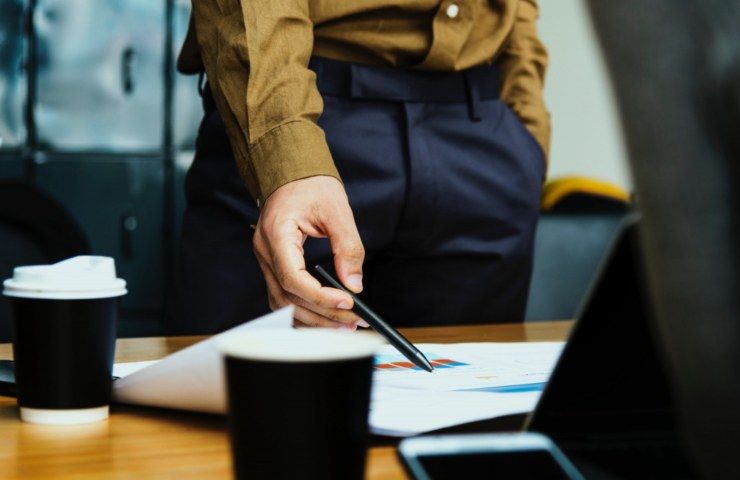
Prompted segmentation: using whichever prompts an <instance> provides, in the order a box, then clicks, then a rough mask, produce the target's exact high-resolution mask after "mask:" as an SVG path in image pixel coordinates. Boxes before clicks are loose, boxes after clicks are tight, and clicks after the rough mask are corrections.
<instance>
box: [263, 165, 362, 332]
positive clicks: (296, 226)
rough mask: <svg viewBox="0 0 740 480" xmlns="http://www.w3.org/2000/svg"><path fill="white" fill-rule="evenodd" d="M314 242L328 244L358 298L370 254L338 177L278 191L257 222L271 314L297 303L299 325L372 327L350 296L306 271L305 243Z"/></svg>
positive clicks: (300, 182)
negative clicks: (315, 239)
mask: <svg viewBox="0 0 740 480" xmlns="http://www.w3.org/2000/svg"><path fill="white" fill-rule="evenodd" d="M309 236H311V237H318V238H324V237H328V238H329V242H330V244H331V250H332V253H333V254H334V266H335V269H336V272H337V275H338V276H339V281H340V282H342V284H344V286H346V287H347V288H348V289H349V290H351V291H353V292H355V293H358V292H360V291H361V290H362V261H363V260H364V258H365V250H364V248H363V247H362V241H361V240H360V235H359V233H358V232H357V227H356V226H355V219H354V217H353V215H352V210H351V209H350V207H349V202H348V201H347V194H346V193H345V191H344V187H343V186H342V184H341V182H340V181H339V180H337V179H336V178H333V177H328V176H316V177H309V178H304V179H301V180H296V181H293V182H290V183H287V184H285V185H283V186H282V187H280V188H278V189H277V190H275V192H273V194H272V195H270V197H269V198H268V199H267V201H266V202H265V204H264V206H263V208H262V211H261V213H260V217H259V221H258V222H257V227H256V229H255V234H254V253H255V254H256V256H257V260H258V261H259V264H260V267H261V268H262V272H263V273H264V275H265V281H266V282H267V292H268V295H269V300H270V308H272V309H273V310H275V309H278V308H281V307H284V306H286V305H288V304H291V303H292V304H293V305H295V320H296V324H297V325H301V324H302V325H308V326H313V327H331V328H345V329H349V330H355V329H356V328H357V325H358V324H359V325H360V326H363V327H367V326H368V325H367V323H365V322H364V321H363V320H362V319H360V317H358V316H357V315H356V314H355V313H353V312H352V311H350V310H351V308H352V306H353V305H352V304H353V302H352V297H351V296H350V295H348V294H347V293H346V292H343V291H341V290H337V289H335V288H329V287H324V286H322V285H321V283H319V281H318V280H316V279H315V278H314V277H313V276H312V275H311V274H310V273H308V272H307V271H306V261H305V259H304V257H303V243H304V242H305V241H306V238H307V237H309Z"/></svg>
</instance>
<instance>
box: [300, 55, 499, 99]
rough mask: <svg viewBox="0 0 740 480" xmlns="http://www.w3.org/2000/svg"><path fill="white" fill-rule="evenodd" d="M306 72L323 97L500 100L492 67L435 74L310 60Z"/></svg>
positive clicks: (497, 84)
mask: <svg viewBox="0 0 740 480" xmlns="http://www.w3.org/2000/svg"><path fill="white" fill-rule="evenodd" d="M308 68H310V69H311V70H313V71H314V72H315V73H316V86H317V87H318V89H319V92H321V93H322V94H327V95H333V96H339V97H347V98H357V99H375V100H391V101H401V102H424V103H458V102H466V103H471V102H474V101H475V100H477V99H483V100H489V99H496V98H499V91H500V89H501V87H500V82H499V69H498V67H496V66H495V65H484V66H480V67H474V68H471V69H468V70H463V71H461V72H437V71H423V70H409V69H403V68H391V67H377V66H369V65H360V64H355V63H348V62H342V61H338V60H331V59H328V58H321V57H313V58H311V61H310V62H309V64H308Z"/></svg>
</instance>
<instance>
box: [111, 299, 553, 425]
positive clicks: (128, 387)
mask: <svg viewBox="0 0 740 480" xmlns="http://www.w3.org/2000/svg"><path fill="white" fill-rule="evenodd" d="M292 316H293V312H292V309H291V308H286V309H282V310H279V311H277V312H274V313H272V314H270V315H266V316H265V317H262V318H260V319H258V320H254V321H252V322H249V323H246V324H244V325H241V326H239V327H236V328H234V329H232V330H229V331H227V332H224V333H222V334H219V335H216V336H214V337H211V338H209V339H207V340H204V341H202V342H199V343H197V344H195V345H192V346H190V347H188V348H185V349H183V350H181V351H179V352H176V353H174V354H172V355H170V356H168V357H165V358H164V359H162V360H158V361H153V362H134V363H128V364H126V363H123V364H116V365H115V366H114V370H113V374H114V375H115V376H117V377H120V378H119V379H118V380H116V381H115V382H114V383H113V395H114V399H115V400H116V401H117V402H119V403H130V404H138V405H146V406H155V407H163V408H173V409H179V410H192V411H198V412H207V413H225V412H226V408H227V405H226V391H225V389H226V387H225V383H224V372H223V365H222V360H221V357H220V354H219V352H218V350H217V347H216V342H217V341H218V339H220V338H223V337H224V336H226V335H230V334H232V333H234V332H238V331H242V330H244V329H266V328H291V324H292ZM562 346H563V343H562V342H557V343H553V342H543V343H461V344H449V345H447V344H417V347H419V348H420V349H421V350H422V351H423V352H424V353H425V355H426V356H427V358H428V359H429V360H430V361H431V362H432V363H433V365H434V366H435V371H434V372H433V373H428V372H425V371H423V370H421V369H419V368H418V367H415V366H413V365H412V364H410V363H408V361H407V360H406V359H405V358H404V357H403V356H402V355H401V354H400V353H398V352H397V351H396V350H395V349H394V348H393V347H391V346H390V345H385V346H383V347H382V348H381V349H380V350H379V352H378V354H377V355H376V358H375V367H374V374H373V391H372V400H371V406H370V429H371V431H373V432H374V433H377V434H382V435H391V436H408V435H414V434H418V433H422V432H427V431H432V430H437V429H440V428H445V427H450V426H453V425H459V424H463V423H468V422H473V421H478V420H484V419H489V418H494V417H499V416H504V415H510V414H516V413H524V412H528V411H531V410H532V409H533V408H534V406H535V404H536V403H537V400H538V399H539V396H540V393H541V391H542V388H543V386H544V383H545V382H546V381H547V379H548V378H549V375H550V372H551V371H552V369H553V367H554V365H555V362H556V361H557V358H558V356H559V355H560V352H561V350H562Z"/></svg>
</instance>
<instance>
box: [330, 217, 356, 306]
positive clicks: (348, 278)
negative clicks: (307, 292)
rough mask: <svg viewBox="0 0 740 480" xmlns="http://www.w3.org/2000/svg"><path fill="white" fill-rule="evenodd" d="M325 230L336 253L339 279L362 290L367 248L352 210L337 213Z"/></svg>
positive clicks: (352, 287) (335, 260)
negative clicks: (363, 243) (364, 246)
mask: <svg viewBox="0 0 740 480" xmlns="http://www.w3.org/2000/svg"><path fill="white" fill-rule="evenodd" d="M327 223H328V224H327V225H325V231H326V234H327V236H328V237H329V243H331V250H332V253H333V254H334V269H335V270H336V272H337V275H338V276H339V281H340V282H342V284H344V286H346V287H347V288H348V289H350V290H352V291H353V292H354V293H359V292H361V291H362V262H363V261H364V260H365V249H364V248H363V246H362V240H360V234H359V233H358V232H357V226H356V225H355V220H354V218H353V217H352V211H351V210H349V208H347V212H346V213H344V214H341V215H336V216H335V217H334V218H332V220H331V221H330V222H327Z"/></svg>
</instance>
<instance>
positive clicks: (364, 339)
mask: <svg viewBox="0 0 740 480" xmlns="http://www.w3.org/2000/svg"><path fill="white" fill-rule="evenodd" d="M383 343H384V341H383V338H382V337H381V336H380V335H378V334H376V333H372V332H342V331H339V330H334V329H328V328H316V329H292V330H288V329H285V330H277V329H275V330H254V331H251V332H250V331H243V332H237V333H234V334H232V335H227V336H226V337H224V338H223V339H220V340H219V341H218V343H217V348H218V350H219V351H220V352H221V354H222V355H223V356H225V357H230V358H235V359H241V360H252V361H263V362H279V363H303V362H331V361H342V360H355V359H360V358H365V357H372V356H374V355H375V353H376V352H377V351H378V349H379V348H380V347H381V346H382V345H383Z"/></svg>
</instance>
